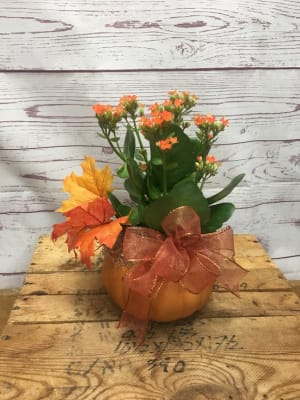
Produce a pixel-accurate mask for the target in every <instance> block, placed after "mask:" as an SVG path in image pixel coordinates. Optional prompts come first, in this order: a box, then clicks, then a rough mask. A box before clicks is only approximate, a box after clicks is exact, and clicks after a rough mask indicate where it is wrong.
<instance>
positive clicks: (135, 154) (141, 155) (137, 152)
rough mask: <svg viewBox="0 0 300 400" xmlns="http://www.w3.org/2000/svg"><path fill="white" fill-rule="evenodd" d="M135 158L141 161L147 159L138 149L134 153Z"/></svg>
mask: <svg viewBox="0 0 300 400" xmlns="http://www.w3.org/2000/svg"><path fill="white" fill-rule="evenodd" d="M134 157H135V158H136V159H137V160H139V161H145V157H144V155H143V152H142V151H141V149H137V150H136V151H135V153H134Z"/></svg>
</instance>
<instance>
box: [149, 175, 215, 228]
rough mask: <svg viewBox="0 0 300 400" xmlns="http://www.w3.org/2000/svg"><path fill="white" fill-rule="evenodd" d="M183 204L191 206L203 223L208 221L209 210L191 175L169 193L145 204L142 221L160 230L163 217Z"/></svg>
mask: <svg viewBox="0 0 300 400" xmlns="http://www.w3.org/2000/svg"><path fill="white" fill-rule="evenodd" d="M185 205H186V206H190V207H192V208H193V209H194V210H195V211H196V212H197V214H198V215H199V216H200V219H201V221H202V222H203V223H206V222H207V221H208V219H209V213H210V210H209V207H208V204H207V201H206V199H205V197H204V196H203V194H202V192H201V190H200V189H199V188H198V186H197V185H196V184H195V182H193V180H192V178H191V177H189V178H186V179H184V180H182V181H180V182H179V183H177V184H176V185H175V186H174V187H173V189H172V190H171V191H170V193H169V194H167V195H165V196H163V197H160V198H159V199H157V200H155V201H153V202H152V203H151V204H149V205H148V206H146V207H145V208H144V212H143V215H142V222H143V223H144V224H145V225H146V226H149V227H150V228H153V229H156V230H162V228H161V222H162V220H163V218H164V217H165V216H166V215H167V214H168V213H169V212H170V211H172V210H174V209H175V208H177V207H180V206H185Z"/></svg>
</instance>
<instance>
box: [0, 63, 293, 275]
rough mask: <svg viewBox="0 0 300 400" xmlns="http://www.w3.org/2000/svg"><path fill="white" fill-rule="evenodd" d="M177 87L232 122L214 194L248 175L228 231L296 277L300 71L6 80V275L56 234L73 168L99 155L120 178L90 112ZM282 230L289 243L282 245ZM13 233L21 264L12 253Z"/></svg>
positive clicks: (1, 113) (235, 196) (235, 197)
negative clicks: (245, 236)
mask: <svg viewBox="0 0 300 400" xmlns="http://www.w3.org/2000/svg"><path fill="white" fill-rule="evenodd" d="M174 81H176V87H178V88H179V89H187V90H191V91H194V92H196V93H197V94H199V95H200V98H201V101H200V105H199V107H198V109H197V111H199V112H209V111H212V110H214V111H215V112H216V113H217V114H218V115H228V116H229V117H230V119H231V126H230V128H229V129H228V130H227V132H226V133H224V134H223V135H222V136H221V138H220V142H219V143H220V144H219V145H218V146H216V148H215V153H216V156H217V157H218V158H219V159H220V160H222V164H223V166H222V168H221V170H220V174H219V175H218V176H217V177H216V179H214V180H213V183H212V184H211V186H210V187H209V189H208V191H210V190H212V191H216V190H218V189H219V188H220V187H222V186H224V185H225V184H226V182H228V181H229V179H230V178H232V177H233V176H234V175H236V174H238V173H240V172H242V171H243V172H246V178H245V180H244V181H243V182H242V184H241V185H240V186H239V187H238V188H236V190H235V191H234V192H233V193H232V195H231V196H230V198H229V200H231V201H233V202H234V203H235V204H236V206H237V208H238V210H237V212H236V214H235V216H234V218H233V219H232V221H231V223H232V225H233V226H234V229H235V230H237V232H253V233H255V234H257V235H258V237H259V239H260V240H263V242H264V244H265V245H266V246H267V248H268V251H269V252H270V254H271V256H272V257H276V258H278V259H279V260H278V263H279V265H280V267H281V268H282V269H283V271H284V272H285V273H289V272H290V273H292V274H294V275H289V277H290V278H292V277H294V278H295V277H296V276H297V262H298V260H299V246H298V241H297V235H299V231H298V225H297V224H298V222H297V221H298V215H299V199H300V194H299V191H300V186H299V181H300V179H299V178H300V169H299V135H298V128H297V127H298V125H299V123H300V108H299V106H298V102H299V97H300V91H299V89H300V88H299V87H298V86H297V85H295V82H297V81H299V72H298V71H297V70H290V71H280V70H277V71H257V70H256V71H222V72H219V71H205V72H201V71H198V72H188V71H186V72H184V71H182V72H180V73H178V72H167V73H163V72H161V73H159V74H157V73H155V72H151V71H149V72H139V73H138V72H136V73H132V72H123V73H122V75H121V77H120V75H119V74H111V73H108V72H107V73H80V74H79V73H77V74H76V73H75V74H69V73H62V74H49V73H43V74H35V73H27V74H26V79H24V76H23V75H20V74H1V75H0V88H1V91H0V93H1V94H0V99H1V103H2V107H1V110H0V132H1V136H0V140H1V149H0V163H1V171H2V174H3V179H2V180H1V184H0V189H1V192H2V193H1V199H2V201H1V203H0V213H2V218H1V224H2V231H1V232H0V236H1V235H2V237H3V238H4V235H5V238H6V239H5V240H3V250H4V251H3V254H2V258H3V260H5V262H6V265H7V268H6V272H9V273H11V272H23V271H25V270H26V266H27V263H28V262H29V259H30V252H31V251H32V250H33V245H34V241H35V240H36V239H37V237H38V234H40V233H43V232H49V229H50V227H51V225H52V224H53V223H54V222H55V221H58V218H59V217H58V216H57V215H54V214H51V211H52V210H53V209H55V208H57V206H58V205H59V202H60V201H61V199H62V198H63V194H62V193H61V191H60V190H61V184H62V179H63V177H64V176H66V175H67V174H69V173H70V172H71V171H72V170H75V171H77V172H78V173H79V172H80V168H79V164H80V162H81V161H82V159H83V157H84V155H85V154H90V155H91V156H92V157H95V158H96V159H97V161H98V165H99V166H103V165H104V164H105V163H109V164H110V165H111V166H112V168H113V171H115V170H116V168H117V167H118V165H119V161H118V160H117V159H116V158H115V157H114V156H113V155H112V154H111V152H110V151H109V150H110V149H109V148H108V147H107V145H106V143H103V141H102V140H101V139H100V138H98V137H97V136H96V131H97V125H96V120H95V118H94V117H93V112H92V110H91V105H92V104H93V103H94V102H96V101H103V102H110V103H115V102H116V101H117V99H118V98H119V96H121V95H122V94H124V93H133V92H135V93H137V94H138V95H139V97H140V98H141V100H143V101H144V102H145V104H149V103H151V102H152V101H153V99H158V100H162V99H163V98H165V95H166V92H167V91H168V90H169V89H170V88H172V87H173V86H174ZM276 82H280V86H278V85H277V84H276ZM241 88H242V89H241ZM16 131H17V132H18V133H17V135H16V133H15V132H16ZM115 186H116V187H117V188H119V189H120V188H121V187H122V183H121V182H120V181H118V180H116V182H115ZM287 194H288V196H287ZM123 195H124V194H122V196H123ZM279 226H280V230H279V229H278V227H279ZM16 231H17V233H16ZM282 232H285V235H287V236H288V237H289V238H290V240H289V241H288V243H286V244H285V246H282V241H281V235H282ZM15 234H16V235H17V236H18V237H19V244H20V250H21V251H20V257H18V256H16V255H14V254H13V252H12V245H13V242H14V239H15ZM28 235H29V237H30V238H32V239H31V240H32V241H31V246H30V247H27V246H28V244H27V242H28V240H27V237H28ZM25 243H26V244H25ZM278 243H279V245H278ZM28 252H29V253H28ZM26 253H27V254H26ZM11 255H12V256H13V257H10V256H11ZM17 258H18V260H17ZM2 265H4V264H2Z"/></svg>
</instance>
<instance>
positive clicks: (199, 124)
mask: <svg viewBox="0 0 300 400" xmlns="http://www.w3.org/2000/svg"><path fill="white" fill-rule="evenodd" d="M196 102H197V96H195V95H193V94H190V93H188V92H179V91H171V92H169V95H168V98H167V99H166V100H165V101H162V102H161V103H159V102H155V103H153V104H152V105H150V106H149V107H148V108H147V109H146V110H145V107H144V105H143V104H141V103H140V102H139V100H138V98H137V96H135V95H127V96H123V97H121V99H120V100H119V102H118V104H117V105H116V106H111V105H107V104H95V105H94V106H93V110H94V112H95V114H96V118H97V121H98V125H99V128H100V131H99V132H98V135H99V136H100V137H101V138H102V139H104V140H105V141H107V142H108V144H109V145H110V147H111V148H112V150H113V151H114V152H115V154H116V155H117V156H118V157H119V158H120V160H121V164H122V165H121V167H120V168H119V169H118V170H117V172H116V173H117V175H118V176H119V177H120V178H121V179H123V180H124V188H125V189H126V190H127V192H128V194H129V196H130V198H131V200H132V203H131V204H130V205H129V204H123V203H122V202H121V201H120V200H119V199H118V198H117V197H116V196H115V195H114V194H113V193H112V190H111V188H110V186H109V185H108V186H104V187H105V190H104V193H103V184H102V183H103V182H107V173H106V175H105V170H104V171H100V170H97V169H96V168H95V164H94V160H91V159H89V158H87V159H86V161H85V163H83V169H84V175H83V176H82V177H77V176H75V175H74V174H73V175H71V176H70V177H68V178H66V180H65V190H66V191H69V192H70V193H71V199H70V200H67V202H68V201H69V203H68V204H69V206H71V205H72V206H74V209H75V210H76V211H74V210H72V209H70V208H69V209H67V210H66V209H65V208H64V207H63V208H62V209H61V211H62V212H64V215H65V217H66V218H67V220H66V222H64V223H62V224H57V225H56V226H55V229H54V238H56V237H58V236H60V234H62V233H67V234H68V243H69V248H73V249H76V248H79V249H80V251H81V253H82V254H83V256H82V259H83V260H85V261H86V260H87V259H88V256H87V255H86V254H88V255H91V254H93V247H92V244H91V238H92V240H93V239H95V238H96V239H97V240H98V241H99V242H100V243H101V244H103V243H104V244H106V245H107V246H109V247H111V246H112V245H113V244H114V242H115V240H116V239H117V236H118V235H119V233H120V230H121V229H122V228H121V225H122V224H123V223H127V224H132V225H140V226H146V227H149V228H152V229H155V230H157V231H162V226H161V223H162V221H163V219H164V218H165V217H166V215H168V214H169V213H170V212H171V211H173V210H174V209H176V208H178V207H182V206H189V207H192V208H193V209H194V210H195V212H196V213H197V214H198V216H199V217H200V221H201V230H202V232H203V233H209V232H214V231H216V230H217V229H218V228H220V227H221V226H222V224H223V223H224V222H225V221H226V220H227V219H228V218H229V217H230V216H231V214H232V213H233V211H234V206H233V204H231V203H222V202H221V200H222V199H223V198H224V197H225V196H227V195H228V194H229V193H230V192H231V191H232V190H233V188H234V187H235V186H236V185H237V184H238V183H239V182H240V181H241V180H242V178H243V176H244V175H243V174H240V175H238V176H237V177H235V178H234V179H233V180H232V181H231V182H229V183H228V184H227V186H226V187H225V188H224V189H222V190H221V191H220V192H219V193H216V194H214V195H213V196H210V197H205V195H204V193H203V190H202V189H203V187H204V184H205V183H206V182H207V180H209V178H210V177H213V176H214V175H216V173H217V172H218V168H219V165H220V164H219V163H218V162H217V161H216V160H215V158H214V157H213V156H212V155H210V150H211V147H212V145H213V143H214V142H215V141H216V140H217V138H218V136H219V134H220V133H221V132H222V131H223V130H224V129H225V128H226V127H227V126H228V125H229V121H228V119H226V118H224V117H222V118H216V116H214V115H211V114H207V115H200V114H196V115H194V116H190V113H191V112H192V109H193V107H194V106H195V105H196ZM123 138H124V139H123ZM87 171H88V172H87ZM95 182H97V183H96V186H95V184H94V183H95ZM101 188H102V189H101ZM100 189H101V190H102V191H101V190H100ZM74 193H75V194H74ZM99 200H101V201H99ZM95 201H96V203H94V202H95ZM108 204H110V207H111V208H110V207H109V206H108ZM78 207H79V208H78ZM99 207H100V208H101V207H102V210H99V209H98V208H99ZM76 218H79V220H80V222H79V220H77V221H76ZM98 225H101V226H102V228H103V229H101V230H100V231H99V230H97V229H96V228H97V227H98ZM95 229H96V230H95ZM108 232H110V234H108ZM82 237H83V239H84V240H83V239H82ZM87 237H88V239H89V240H87V239H86V238H87ZM81 239H82V240H81Z"/></svg>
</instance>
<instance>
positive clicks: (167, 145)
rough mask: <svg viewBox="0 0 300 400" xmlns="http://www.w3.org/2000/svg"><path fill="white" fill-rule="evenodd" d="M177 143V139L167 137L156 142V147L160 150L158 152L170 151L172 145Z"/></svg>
mask: <svg viewBox="0 0 300 400" xmlns="http://www.w3.org/2000/svg"><path fill="white" fill-rule="evenodd" d="M176 143H178V139H177V137H169V138H167V139H164V140H159V141H158V142H156V146H157V147H159V148H160V150H162V151H165V150H171V148H172V147H173V145H174V144H176Z"/></svg>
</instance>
